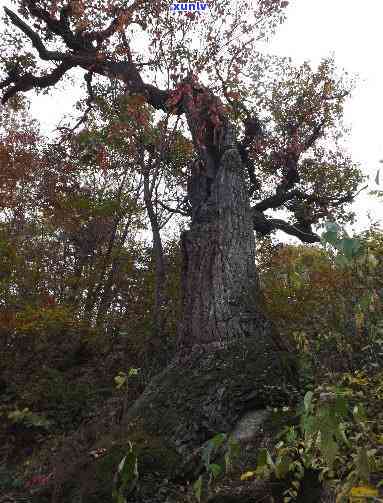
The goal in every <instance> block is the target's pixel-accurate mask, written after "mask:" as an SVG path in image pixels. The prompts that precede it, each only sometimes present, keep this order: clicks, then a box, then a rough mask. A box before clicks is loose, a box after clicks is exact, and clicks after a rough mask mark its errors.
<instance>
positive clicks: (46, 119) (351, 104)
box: [0, 0, 383, 230]
mask: <svg viewBox="0 0 383 503" xmlns="http://www.w3.org/2000/svg"><path fill="white" fill-rule="evenodd" d="M153 1H155V0H153ZM7 4H8V5H9V1H8V0H0V5H7ZM180 15H182V14H180ZM382 23H383V0H365V1H364V2H361V1H357V0H291V1H290V5H289V7H288V9H287V21H286V23H285V24H284V25H282V26H281V27H280V28H279V31H278V33H277V35H276V37H275V38H274V39H273V40H272V41H271V43H270V44H269V46H268V47H267V51H268V52H270V53H274V54H279V55H284V56H290V57H292V58H293V61H295V62H297V63H302V62H303V61H305V60H309V61H311V62H312V63H314V64H317V63H319V61H320V59H321V58H322V57H325V56H328V55H330V54H334V55H335V61H336V63H337V65H338V66H339V67H341V68H344V69H345V70H347V71H348V72H350V73H357V74H358V75H359V82H358V86H357V89H356V90H355V92H354V93H353V96H352V97H351V98H350V99H349V100H348V103H347V105H346V107H345V122H346V124H347V125H349V126H351V136H350V141H349V142H348V149H349V151H350V152H351V154H352V157H353V159H354V160H355V161H358V162H360V163H361V166H362V170H363V172H364V173H365V174H368V175H370V185H369V190H374V189H377V188H380V189H381V190H382V185H383V182H382V183H381V185H380V187H378V186H377V185H376V184H375V182H374V180H375V177H376V172H377V170H378V168H379V166H382V171H383V164H381V165H380V164H379V160H380V159H383V135H382V124H381V123H382V117H383V105H382V102H383V98H382V94H383V62H382V59H383V58H382V56H381V51H382V45H383V44H382V42H383V39H382V26H381V25H382ZM79 96H80V93H79V92H78V91H77V90H76V91H73V92H72V93H70V92H69V93H68V92H66V93H65V94H62V93H53V94H52V96H39V97H36V98H33V100H32V114H33V115H34V116H35V117H36V118H38V119H39V120H40V121H41V125H42V130H43V132H44V133H49V132H51V131H52V129H53V128H54V126H55V124H57V122H58V121H59V120H60V118H62V115H63V113H64V111H67V110H68V105H69V106H70V105H71V104H72V103H74V102H75V101H76V99H77V98H78V97H79ZM381 179H383V173H382V176H381ZM367 192H368V190H366V191H365V192H364V195H362V194H361V195H360V197H359V200H358V202H357V203H355V209H356V211H357V213H358V225H357V226H356V229H358V230H360V229H363V228H366V227H367V226H368V218H367V213H368V212H370V213H371V214H372V216H373V218H375V219H378V218H379V217H380V215H379V213H383V204H382V203H378V202H376V201H374V199H373V198H371V197H370V196H367ZM380 220H381V222H383V215H382V216H381V217H380Z"/></svg>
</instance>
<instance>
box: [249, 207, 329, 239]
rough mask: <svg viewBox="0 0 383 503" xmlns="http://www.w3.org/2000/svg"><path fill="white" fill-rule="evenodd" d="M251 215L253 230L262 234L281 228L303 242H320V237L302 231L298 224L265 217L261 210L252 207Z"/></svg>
mask: <svg viewBox="0 0 383 503" xmlns="http://www.w3.org/2000/svg"><path fill="white" fill-rule="evenodd" d="M252 217H253V226H254V230H255V231H256V232H259V233H260V234H262V235H263V236H265V235H267V234H270V233H271V232H273V231H276V230H281V231H284V232H286V234H289V235H291V236H295V237H297V238H299V239H300V240H301V241H303V242H304V243H319V242H320V237H319V236H318V235H317V234H314V233H313V232H305V231H303V230H302V229H301V228H299V224H295V225H292V224H289V223H287V222H285V221H284V220H280V219H277V218H267V217H265V215H264V214H263V213H262V212H260V211H256V210H255V209H254V208H253V213H252Z"/></svg>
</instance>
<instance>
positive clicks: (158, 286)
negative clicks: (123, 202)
mask: <svg viewBox="0 0 383 503" xmlns="http://www.w3.org/2000/svg"><path fill="white" fill-rule="evenodd" d="M149 170H150V167H149V166H146V167H145V169H144V175H143V179H144V200H145V206H146V211H147V213H148V217H149V221H150V227H151V230H152V236H153V247H152V250H153V258H154V267H155V291H154V306H153V318H154V332H155V333H154V337H155V340H156V342H160V341H161V338H162V335H163V330H164V305H165V292H164V285H165V280H166V271H165V259H164V249H163V246H162V239H161V232H160V225H159V222H158V217H157V214H156V212H155V210H154V206H153V200H152V189H151V184H150V172H149ZM152 185H153V184H152Z"/></svg>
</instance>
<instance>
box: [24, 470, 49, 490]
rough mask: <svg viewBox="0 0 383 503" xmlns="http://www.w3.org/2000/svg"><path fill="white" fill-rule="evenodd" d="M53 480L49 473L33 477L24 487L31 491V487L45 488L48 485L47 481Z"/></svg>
mask: <svg viewBox="0 0 383 503" xmlns="http://www.w3.org/2000/svg"><path fill="white" fill-rule="evenodd" d="M52 478H53V473H49V474H48V475H34V476H33V477H32V478H31V479H29V480H28V481H27V482H26V483H25V487H26V488H28V489H32V488H33V487H38V486H45V485H47V484H48V483H49V481H50V480H51V479H52Z"/></svg>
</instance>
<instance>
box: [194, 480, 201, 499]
mask: <svg viewBox="0 0 383 503" xmlns="http://www.w3.org/2000/svg"><path fill="white" fill-rule="evenodd" d="M193 491H194V495H195V497H196V498H197V501H198V503H201V499H202V475H200V476H199V477H198V479H197V480H196V481H195V482H194V484H193Z"/></svg>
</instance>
